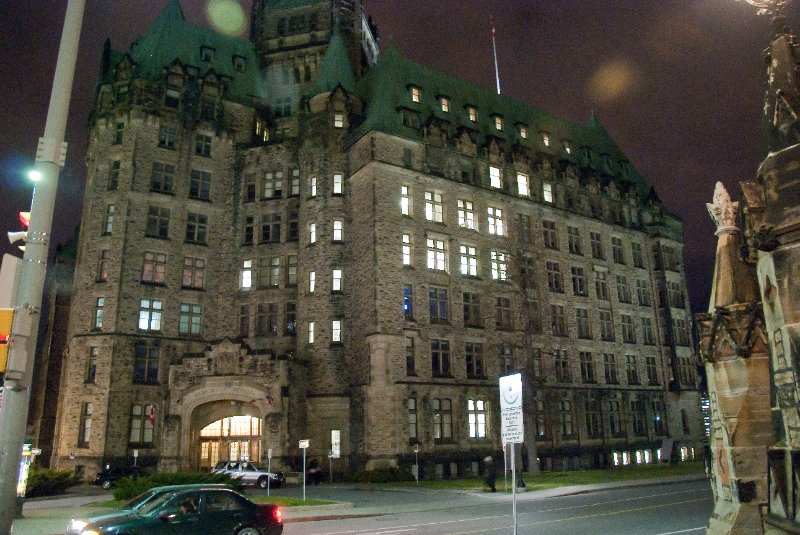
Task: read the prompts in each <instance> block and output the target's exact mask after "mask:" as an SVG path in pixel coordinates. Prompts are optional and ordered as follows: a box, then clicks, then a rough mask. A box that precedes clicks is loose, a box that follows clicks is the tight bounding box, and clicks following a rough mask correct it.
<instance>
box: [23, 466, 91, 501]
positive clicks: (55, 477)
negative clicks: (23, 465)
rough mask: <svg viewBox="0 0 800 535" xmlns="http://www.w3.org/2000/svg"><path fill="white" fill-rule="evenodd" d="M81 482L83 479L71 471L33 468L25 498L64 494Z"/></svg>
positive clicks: (29, 473) (29, 474)
mask: <svg viewBox="0 0 800 535" xmlns="http://www.w3.org/2000/svg"><path fill="white" fill-rule="evenodd" d="M80 482H81V478H80V477H79V476H77V475H75V473H74V472H72V471H71V470H51V469H49V468H37V467H36V466H31V469H30V472H28V488H27V489H26V491H25V496H27V497H28V498H35V497H37V496H54V495H56V494H64V491H66V490H67V489H68V488H69V487H72V486H74V485H78V484H80Z"/></svg>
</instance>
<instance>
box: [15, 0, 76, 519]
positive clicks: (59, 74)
mask: <svg viewBox="0 0 800 535" xmlns="http://www.w3.org/2000/svg"><path fill="white" fill-rule="evenodd" d="M85 3H86V2H85V0H69V2H68V4H67V13H66V16H65V18H64V30H63V32H62V34H61V44H60V46H59V49H58V61H57V63H56V72H55V76H54V78H53V89H52V91H51V93H50V105H49V107H48V109H47V122H46V123H45V128H44V136H43V137H42V138H40V139H39V146H38V148H37V151H36V170H37V171H38V172H39V174H40V175H41V178H40V180H39V182H38V183H37V184H36V186H35V187H34V192H33V200H32V203H31V222H30V226H29V227H28V239H27V244H26V247H25V255H24V256H23V262H22V268H21V270H20V281H19V289H18V291H17V297H16V301H15V307H14V309H15V314H14V323H13V325H12V327H11V337H10V340H9V348H8V350H9V351H8V367H7V370H6V376H5V383H4V385H3V402H2V403H3V404H2V407H0V430H2V432H0V534H3V535H7V534H9V533H10V532H11V524H12V523H13V522H14V513H15V510H16V494H17V477H18V474H19V466H20V460H21V458H22V443H23V441H24V439H25V428H26V424H27V420H28V403H29V401H30V396H31V379H32V377H33V361H34V357H35V353H36V341H37V338H38V331H39V320H40V318H41V307H42V293H43V290H44V281H45V274H46V270H47V256H48V250H49V248H50V232H51V229H52V226H53V208H54V206H55V200H56V192H57V189H58V175H59V173H60V171H61V168H62V167H63V166H64V159H65V157H66V143H64V133H65V132H66V128H67V115H68V111H69V101H70V96H71V93H72V79H73V77H74V74H75V63H76V60H77V57H78V43H79V41H80V34H81V24H82V22H83V11H84V5H85Z"/></svg>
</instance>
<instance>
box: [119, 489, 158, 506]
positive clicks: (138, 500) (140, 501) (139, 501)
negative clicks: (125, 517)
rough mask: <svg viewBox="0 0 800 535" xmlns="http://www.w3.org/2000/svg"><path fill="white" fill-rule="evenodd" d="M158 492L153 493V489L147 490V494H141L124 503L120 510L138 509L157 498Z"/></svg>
mask: <svg viewBox="0 0 800 535" xmlns="http://www.w3.org/2000/svg"><path fill="white" fill-rule="evenodd" d="M157 495H158V492H154V491H153V489H150V490H148V491H147V492H143V493H141V494H139V495H138V496H137V497H135V498H134V499H132V500H131V501H129V502H128V503H126V504H125V505H123V506H122V509H129V510H134V509H139V508H140V507H141V506H142V505H144V504H145V503H147V502H149V501H150V500H152V499H153V497H154V496H157Z"/></svg>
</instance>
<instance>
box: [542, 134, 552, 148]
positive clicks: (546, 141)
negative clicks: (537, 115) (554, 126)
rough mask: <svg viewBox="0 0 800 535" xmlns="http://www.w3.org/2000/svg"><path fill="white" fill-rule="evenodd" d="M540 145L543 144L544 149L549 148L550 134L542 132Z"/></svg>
mask: <svg viewBox="0 0 800 535" xmlns="http://www.w3.org/2000/svg"><path fill="white" fill-rule="evenodd" d="M542 143H544V146H545V147H549V146H550V134H548V133H547V132H542Z"/></svg>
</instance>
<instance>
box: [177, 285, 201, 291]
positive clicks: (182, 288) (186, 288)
mask: <svg viewBox="0 0 800 535" xmlns="http://www.w3.org/2000/svg"><path fill="white" fill-rule="evenodd" d="M181 290H191V291H193V292H205V291H206V290H205V288H203V287H200V286H181Z"/></svg>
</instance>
